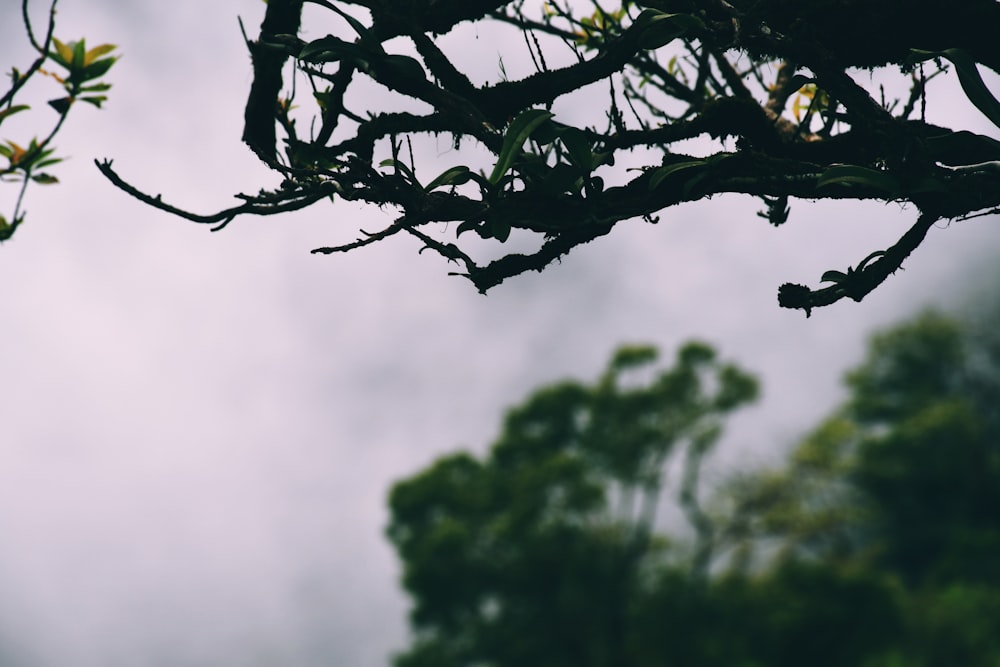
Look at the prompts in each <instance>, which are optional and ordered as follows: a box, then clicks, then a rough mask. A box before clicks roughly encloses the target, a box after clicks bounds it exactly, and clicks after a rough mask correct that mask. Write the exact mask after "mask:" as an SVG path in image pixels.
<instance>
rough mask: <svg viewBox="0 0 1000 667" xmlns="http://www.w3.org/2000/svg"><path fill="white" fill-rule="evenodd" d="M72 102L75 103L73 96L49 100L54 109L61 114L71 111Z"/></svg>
mask: <svg viewBox="0 0 1000 667" xmlns="http://www.w3.org/2000/svg"><path fill="white" fill-rule="evenodd" d="M72 104H73V98H72V97H59V98H57V99H54V100H49V106H50V107H52V108H53V109H55V110H56V111H58V112H59V113H61V114H64V113H66V112H68V111H69V107H70V105H72Z"/></svg>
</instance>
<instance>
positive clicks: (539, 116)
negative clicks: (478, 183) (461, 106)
mask: <svg viewBox="0 0 1000 667" xmlns="http://www.w3.org/2000/svg"><path fill="white" fill-rule="evenodd" d="M554 116H555V114H553V113H552V112H550V111H545V110H544V109H526V110H524V111H522V112H521V113H520V114H519V115H518V116H517V118H515V119H514V120H513V121H511V123H510V125H509V126H508V127H507V132H506V134H505V135H504V138H503V146H502V147H501V149H500V155H499V157H498V159H497V164H496V166H495V167H494V168H493V173H491V174H490V178H489V180H490V183H493V184H494V185H495V184H496V183H498V182H499V181H500V179H501V177H503V175H504V174H506V173H507V170H508V169H510V166H511V165H512V164H514V160H515V159H516V158H517V156H518V154H519V153H520V152H521V147H522V146H524V142H525V141H527V140H528V137H530V136H531V133H532V132H533V131H534V130H535V128H536V127H538V126H539V125H541V124H542V123H544V122H545V121H547V120H548V119H550V118H552V117H554Z"/></svg>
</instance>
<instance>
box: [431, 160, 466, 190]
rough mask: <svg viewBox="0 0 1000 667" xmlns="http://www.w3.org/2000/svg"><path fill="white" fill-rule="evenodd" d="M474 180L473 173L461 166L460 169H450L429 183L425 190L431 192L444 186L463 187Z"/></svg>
mask: <svg viewBox="0 0 1000 667" xmlns="http://www.w3.org/2000/svg"><path fill="white" fill-rule="evenodd" d="M471 179H472V172H471V171H469V168H468V167H466V166H464V165H459V166H458V167H452V168H451V169H448V170H447V171H445V172H444V173H442V174H441V175H440V176H438V177H437V178H435V179H434V180H432V181H431V182H430V183H428V184H427V185H426V186H425V187H424V190H426V191H427V192H430V191H431V190H433V189H434V188H437V187H441V186H442V185H462V184H463V183H468V182H469V181H470V180H471Z"/></svg>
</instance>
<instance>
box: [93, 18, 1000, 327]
mask: <svg viewBox="0 0 1000 667" xmlns="http://www.w3.org/2000/svg"><path fill="white" fill-rule="evenodd" d="M306 5H317V6H318V7H319V8H320V11H323V10H326V11H328V12H330V14H331V16H333V17H335V18H336V19H337V20H339V21H340V22H341V25H342V29H341V30H340V31H338V34H336V35H334V34H331V35H327V36H325V37H320V38H318V39H312V40H311V41H308V42H307V41H305V40H304V39H303V38H302V37H300V35H299V32H300V30H299V29H300V24H301V16H302V12H303V7H304V6H306ZM590 9H592V10H593V11H590ZM310 11H312V10H311V9H310ZM466 22H473V23H476V24H478V27H477V29H478V30H480V31H484V30H488V29H492V28H494V27H495V28H497V29H499V28H500V27H501V26H505V27H506V28H507V29H509V28H510V27H511V26H513V27H515V28H516V29H519V30H520V31H521V32H522V33H523V36H524V48H525V49H526V50H527V52H528V54H529V56H530V58H531V62H532V63H533V64H534V66H535V72H534V73H531V74H529V75H527V76H523V77H521V78H509V77H507V76H506V74H504V75H503V76H502V77H501V78H500V80H496V81H489V82H486V83H483V84H475V83H473V82H472V80H471V79H470V77H469V75H468V73H467V72H466V71H465V68H464V65H465V64H466V63H465V58H466V55H465V54H463V53H462V52H460V50H458V49H455V48H454V47H453V46H452V47H451V48H445V46H444V41H442V40H438V39H437V36H438V35H442V34H445V33H448V32H450V31H452V30H453V29H456V26H459V28H458V29H460V26H461V25H462V24H464V23H466ZM998 32H1000V5H998V3H996V2H994V1H993V0H965V1H964V2H961V3H957V4H955V3H945V2H944V0H921V1H920V2H912V1H904V0H886V1H885V2H880V3H870V2H864V1H862V0H844V1H843V2H821V3H802V2H790V1H789V0H731V1H729V2H727V1H724V0H701V1H696V0H645V1H644V2H635V1H633V0H624V1H623V2H622V3H621V4H620V5H619V6H618V7H602V6H601V5H598V4H597V3H596V2H595V3H592V5H591V8H589V9H588V10H587V11H582V10H581V9H580V4H579V3H577V4H572V5H571V4H568V3H565V2H560V1H558V0H557V1H554V2H548V3H540V2H537V3H531V2H527V1H526V0H519V1H516V2H509V1H508V2H503V1H498V0H484V1H479V2H476V1H471V0H406V1H401V0H400V1H394V2H390V1H387V0H386V1H383V0H270V2H269V3H268V7H267V11H266V15H265V18H264V22H263V25H262V26H261V34H260V37H259V39H258V40H256V41H250V40H247V43H248V46H249V48H250V51H251V56H252V60H253V68H254V81H253V85H252V87H251V91H250V96H249V99H248V102H247V110H246V119H245V120H246V126H245V130H244V135H243V137H244V141H245V142H246V143H247V144H248V145H249V146H250V147H251V148H252V149H253V150H254V151H255V152H256V153H257V154H258V155H259V156H260V157H261V159H262V160H264V161H265V162H266V163H267V164H268V165H269V166H271V167H272V168H273V169H275V170H276V171H277V172H279V173H280V174H281V175H282V177H283V182H282V187H281V188H279V189H277V190H275V191H273V192H262V193H260V194H258V195H250V196H248V195H243V196H242V198H243V199H244V200H245V201H246V202H247V205H246V206H242V207H237V208H235V209H229V210H228V211H225V212H222V213H220V214H216V215H214V216H213V215H209V216H198V215H196V214H186V215H185V214H182V215H185V217H188V218H189V219H204V220H208V219H218V220H223V219H225V220H229V219H231V217H230V216H231V215H237V214H241V213H251V214H258V215H269V214H274V213H279V212H282V211H285V210H290V209H291V208H301V206H300V205H299V204H301V203H303V202H308V203H309V204H311V203H313V202H314V201H319V200H320V199H323V198H324V197H326V196H327V195H329V194H330V193H331V191H332V192H336V193H337V195H339V196H341V197H343V198H345V199H352V200H359V201H364V202H369V203H373V204H377V205H379V206H391V207H394V208H396V209H398V210H400V211H401V212H402V214H403V215H402V217H400V218H399V220H397V223H395V224H394V225H393V226H392V227H390V228H389V229H392V230H395V231H399V230H403V229H405V230H406V231H407V232H408V233H409V234H410V235H413V236H416V237H417V238H419V239H420V240H421V242H422V243H423V247H424V248H429V249H431V250H434V251H435V252H437V253H439V254H440V255H441V256H442V257H444V258H445V259H447V260H449V261H452V260H457V259H460V264H462V265H463V266H464V269H465V270H464V271H462V272H461V273H460V275H464V276H465V277H467V278H468V279H469V280H471V281H472V283H473V284H474V285H475V286H476V287H477V288H478V289H479V290H480V291H484V292H485V291H486V290H488V289H490V288H491V287H494V286H496V285H498V284H500V283H501V282H503V281H504V280H506V279H507V278H510V277H512V276H516V275H519V274H521V273H524V272H526V271H540V270H543V269H544V268H545V267H546V266H548V265H549V264H550V263H551V262H553V261H554V260H558V259H559V258H560V257H561V256H563V255H565V254H566V253H568V252H570V251H571V250H572V249H573V248H575V247H576V246H578V245H580V244H583V243H588V242H590V241H592V240H594V239H595V238H597V237H599V236H603V235H605V234H607V233H609V232H610V231H611V230H612V229H613V228H614V226H615V225H616V224H618V223H619V222H621V221H624V220H629V219H635V218H642V219H645V220H647V221H649V222H654V221H655V220H656V215H657V214H658V213H659V212H661V211H663V210H664V209H667V208H669V207H672V206H677V205H679V204H683V203H686V202H696V201H700V200H702V199H705V198H708V197H712V196H714V195H719V194H729V193H743V194H750V195H753V196H756V197H759V198H760V199H761V200H762V201H763V202H764V204H765V206H766V207H767V208H766V211H765V212H764V213H762V217H765V218H767V219H768V220H769V221H770V222H771V223H772V224H775V225H780V224H783V223H785V222H786V221H787V220H788V218H789V213H790V206H789V202H790V200H791V199H809V200H818V199H853V200H863V199H872V200H878V201H882V202H889V201H891V202H899V203H909V204H911V205H913V206H914V207H915V208H916V210H917V211H918V212H919V213H918V220H917V222H916V223H915V224H914V226H913V228H912V229H911V230H910V231H909V232H907V234H906V235H904V237H903V238H901V239H900V241H899V242H898V243H897V244H896V245H894V246H892V247H891V248H889V249H886V250H885V251H884V252H882V251H879V252H878V253H875V255H876V257H877V259H876V258H875V257H872V256H870V257H869V258H868V259H866V260H863V261H861V262H860V264H859V265H858V267H857V268H855V269H852V270H849V271H847V272H846V273H845V272H840V271H827V272H826V273H824V274H823V275H824V277H825V278H824V279H832V280H833V281H834V285H833V286H832V287H827V288H822V289H812V288H809V287H806V286H802V285H792V284H786V285H783V286H782V287H781V289H780V290H779V304H780V305H782V306H784V307H788V308H798V309H802V310H804V311H805V312H806V314H807V315H808V314H809V313H810V312H811V309H812V308H817V307H820V306H824V305H828V304H830V303H834V302H836V301H838V300H839V299H841V298H843V297H850V298H852V299H855V300H860V299H861V298H863V297H864V296H865V295H866V294H868V293H869V292H871V291H872V290H873V289H875V287H877V286H878V285H879V284H881V283H882V282H883V281H884V280H885V279H886V277H887V276H888V275H890V274H891V273H892V272H894V271H895V270H896V269H898V268H899V266H900V264H901V263H902V261H903V260H904V259H905V258H906V257H907V256H908V255H909V254H910V253H911V252H913V250H915V249H916V248H917V247H918V246H919V244H920V243H921V242H922V241H923V238H924V235H925V234H926V231H927V229H928V228H929V226H930V225H931V224H933V222H934V221H936V220H942V219H955V218H969V217H973V216H976V215H978V214H981V213H983V212H984V211H991V210H994V209H996V208H997V207H998V206H1000V142H997V141H996V140H994V139H992V138H990V137H987V136H984V135H981V134H976V133H973V132H971V131H969V130H967V129H963V128H948V127H940V126H936V125H932V124H930V123H928V122H926V119H925V118H924V115H923V111H922V109H923V108H924V106H925V101H926V95H927V89H926V82H927V80H928V79H930V78H933V77H934V76H936V75H937V74H939V73H940V72H942V71H945V70H946V69H954V70H955V71H956V72H957V74H958V78H959V80H960V82H961V84H962V86H963V89H964V91H965V93H966V95H967V96H968V98H969V100H970V101H971V102H972V103H973V104H974V105H975V106H976V107H977V108H978V109H979V110H981V111H982V112H983V113H984V114H985V115H986V116H987V117H988V118H989V119H990V120H991V121H993V122H994V123H995V124H997V125H998V126H1000V102H998V101H997V100H996V99H995V97H994V96H993V94H992V93H991V92H990V91H989V90H988V89H987V87H986V85H985V83H984V82H983V80H982V78H981V76H980V74H979V72H978V70H977V68H976V63H979V64H982V65H986V66H987V67H990V68H993V69H998V68H1000V59H998V57H997V56H996V49H995V46H994V39H995V35H996V34H997V33H998ZM288 60H291V61H293V62H294V66H295V68H296V76H298V77H300V80H301V81H303V82H304V84H308V85H307V86H305V85H303V86H299V89H301V88H303V87H308V89H309V90H310V91H311V93H312V98H313V101H315V103H316V105H317V107H316V113H315V117H314V118H313V119H312V124H311V125H310V127H311V128H312V129H311V130H310V132H309V136H308V137H304V136H300V133H299V131H298V130H297V129H296V128H297V125H296V118H295V114H294V113H292V109H293V107H294V106H295V105H294V104H293V98H294V97H295V94H294V91H295V90H296V88H292V89H291V91H288V90H283V85H284V84H283V81H284V79H283V78H282V72H283V70H284V68H285V67H286V64H285V63H286V61H288ZM501 66H502V63H501ZM873 68H884V71H885V72H886V73H887V74H888V73H893V72H894V73H896V74H897V75H898V77H899V84H898V85H897V86H896V94H897V95H898V96H899V99H895V98H893V99H885V93H884V91H882V90H873V89H871V88H873V87H872V86H871V85H870V84H869V83H868V82H867V80H866V79H867V78H868V77H867V76H866V75H865V74H864V71H863V70H865V69H873ZM859 69H860V70H861V71H860V72H859ZM859 74H860V76H859ZM366 80H367V81H368V82H375V83H377V84H379V85H380V86H381V87H383V88H384V89H387V90H388V91H390V92H391V93H394V94H395V95H396V96H397V97H398V98H399V100H400V103H401V104H402V105H403V106H404V107H406V108H405V109H404V110H398V109H394V110H391V111H390V110H389V109H388V108H385V107H384V104H385V102H384V98H379V101H377V102H371V101H368V100H370V99H374V98H371V97H370V96H369V97H359V96H358V95H354V94H353V93H354V91H355V90H356V88H357V87H358V86H359V85H361V84H362V83H363V82H365V81H366ZM584 88H586V93H585V94H586V95H587V98H586V99H587V100H588V102H587V106H589V108H591V109H593V110H596V112H597V113H595V114H594V117H593V118H592V119H591V120H590V121H588V122H589V124H586V125H574V124H570V123H569V122H567V120H568V118H566V117H564V116H567V114H565V112H561V111H560V108H561V107H560V106H559V105H560V104H561V103H563V102H564V100H566V99H568V98H570V97H572V96H574V95H576V96H579V95H581V94H583V93H581V90H583V89H584ZM600 90H606V91H607V92H606V93H601V92H598V91H600ZM907 90H908V92H907ZM574 99H579V97H577V98H574ZM299 102H300V103H301V102H302V101H301V99H300V100H299ZM790 102H791V105H790V106H791V108H789V103H790ZM354 106H357V107H358V108H352V107H354ZM918 109H919V110H921V111H920V113H919V114H918V113H917V111H918ZM276 128H280V129H281V130H282V132H283V135H284V137H283V147H282V150H281V151H279V150H278V147H277V134H276ZM442 134H443V135H446V136H449V137H450V138H451V139H452V141H453V143H454V146H455V149H456V154H457V155H458V156H459V157H457V158H456V159H457V160H465V161H466V162H467V164H462V163H458V164H456V165H455V166H454V167H452V168H450V169H447V170H446V171H444V172H443V173H440V174H435V173H432V174H426V173H425V171H426V169H425V168H423V167H418V166H417V165H416V164H415V161H414V159H413V158H412V155H411V156H410V157H409V159H408V160H403V159H401V157H400V147H401V146H403V145H406V146H409V145H410V142H411V141H412V140H415V139H418V138H419V137H420V136H426V135H442ZM690 139H701V140H702V141H703V142H704V143H705V145H708V142H711V146H712V148H711V149H709V150H708V151H706V152H701V153H698V154H693V153H691V152H690V151H691V150H692V149H686V150H684V151H682V150H680V149H679V148H678V146H677V144H678V143H679V142H681V141H685V140H690ZM733 139H735V145H733V142H732V141H731V140H733ZM467 142H472V143H474V144H477V146H478V148H480V149H485V150H486V151H488V152H489V154H491V155H492V163H491V164H485V165H483V164H476V163H475V162H474V159H473V158H472V157H471V153H465V152H464V149H463V148H462V146H463V144H465V143H467ZM637 149H645V150H646V153H643V155H646V154H649V151H650V150H652V151H654V152H655V153H658V154H659V155H660V157H659V158H653V159H649V158H643V157H639V155H640V154H638V153H636V152H635V151H636V150H637ZM410 152H411V153H412V151H410ZM481 154H482V153H481V151H480V153H479V155H481ZM619 160H621V161H622V162H623V163H624V162H627V163H628V165H629V167H630V169H629V170H628V171H623V170H622V169H621V166H622V165H618V167H617V168H616V167H615V165H616V161H619ZM105 164H109V163H105ZM105 174H106V175H108V176H109V177H111V174H112V172H110V169H108V170H106V171H105ZM116 184H118V185H119V186H123V185H124V181H122V180H121V179H117V180H116ZM126 189H127V190H128V191H129V192H130V193H131V194H133V195H136V194H137V191H135V189H134V188H126ZM144 201H147V203H150V204H151V205H153V206H157V207H159V208H162V209H164V210H169V211H171V212H174V213H178V210H177V209H174V208H173V207H170V206H168V205H166V204H163V203H162V202H160V201H159V200H158V199H156V198H151V197H148V196H146V198H145V199H144ZM293 201H294V202H295V204H294V205H292V203H291V202H293ZM276 202H281V204H280V205H276ZM306 205H308V204H306ZM220 215H221V216H222V217H221V218H219V217H218V216H220ZM436 222H458V223H459V224H458V225H457V227H456V230H455V233H456V236H455V240H454V242H448V243H444V242H434V243H427V242H426V241H425V240H424V238H423V237H425V236H426V234H424V233H423V232H419V230H418V228H419V227H423V226H426V225H428V224H431V223H436ZM514 230H519V231H520V232H522V233H529V234H533V235H534V236H536V237H537V239H538V243H537V245H536V250H535V251H534V252H527V253H525V252H508V253H506V254H504V253H503V252H502V245H500V249H501V256H499V257H494V258H492V259H490V258H486V259H482V258H480V257H479V256H478V255H477V254H476V253H473V252H472V250H471V248H464V247H463V243H462V240H463V239H462V235H463V234H465V233H466V232H472V233H473V234H475V235H476V236H478V237H479V238H480V239H485V240H490V241H493V242H495V243H497V244H503V243H505V242H506V241H507V239H508V237H509V236H510V234H511V233H512V231H514ZM395 231H393V232H392V233H388V230H387V233H382V234H377V235H374V236H370V235H369V236H365V237H364V238H362V239H359V240H358V241H356V242H354V243H349V244H345V245H341V246H337V247H333V248H319V249H317V250H316V251H315V252H321V253H330V252H341V251H347V250H352V249H356V248H359V247H361V246H364V245H371V244H372V243H374V242H375V241H376V240H381V239H384V238H387V237H388V236H393V235H395ZM873 259H874V260H875V261H872V260H873Z"/></svg>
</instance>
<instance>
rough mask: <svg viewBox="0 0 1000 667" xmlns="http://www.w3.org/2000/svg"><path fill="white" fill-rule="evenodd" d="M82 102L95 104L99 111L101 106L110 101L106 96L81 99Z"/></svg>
mask: <svg viewBox="0 0 1000 667" xmlns="http://www.w3.org/2000/svg"><path fill="white" fill-rule="evenodd" d="M80 101H81V102H86V103H87V104H93V105H94V106H95V107H97V108H98V109H100V108H101V104H103V103H104V102H107V101H108V98H107V96H106V95H95V96H94V97H81V98H80Z"/></svg>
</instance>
